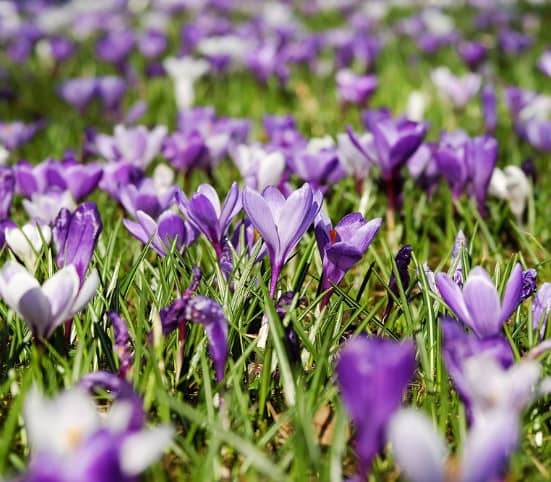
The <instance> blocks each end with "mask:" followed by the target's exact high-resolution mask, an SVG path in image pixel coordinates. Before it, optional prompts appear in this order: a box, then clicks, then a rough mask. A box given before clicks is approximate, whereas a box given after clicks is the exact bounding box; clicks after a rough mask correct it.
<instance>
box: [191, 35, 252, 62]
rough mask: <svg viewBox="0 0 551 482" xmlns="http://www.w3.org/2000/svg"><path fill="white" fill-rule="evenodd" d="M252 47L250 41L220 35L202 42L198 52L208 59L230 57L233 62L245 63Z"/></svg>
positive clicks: (233, 36)
mask: <svg viewBox="0 0 551 482" xmlns="http://www.w3.org/2000/svg"><path fill="white" fill-rule="evenodd" d="M251 47H252V45H251V43H250V41H247V40H244V39H242V38H240V37H237V36H236V35H220V36H216V37H209V38H205V39H203V40H201V41H200V42H199V44H198V45H197V50H198V51H199V52H200V53H201V54H203V55H205V56H206V57H217V56H222V57H229V58H230V59H231V60H232V61H233V62H237V63H243V62H244V61H245V59H246V58H247V55H249V53H250V51H251Z"/></svg>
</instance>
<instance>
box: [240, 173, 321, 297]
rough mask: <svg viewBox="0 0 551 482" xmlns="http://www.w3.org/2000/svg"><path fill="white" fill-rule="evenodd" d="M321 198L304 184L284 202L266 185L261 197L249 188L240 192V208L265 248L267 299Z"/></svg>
mask: <svg viewBox="0 0 551 482" xmlns="http://www.w3.org/2000/svg"><path fill="white" fill-rule="evenodd" d="M322 200H323V197H322V194H321V193H320V192H319V191H317V192H316V193H314V192H313V191H312V188H311V187H310V185H309V184H304V185H303V186H302V187H301V188H300V189H297V190H296V191H294V192H293V193H292V194H291V195H290V196H289V197H288V198H287V199H285V197H284V196H283V194H281V191H279V190H278V189H277V188H275V187H272V186H269V187H267V188H266V189H265V190H264V191H263V193H262V195H261V194H259V193H258V192H256V191H254V190H253V189H251V188H249V187H245V190H244V191H243V209H245V212H246V213H247V216H248V217H249V219H250V221H251V223H252V224H253V225H254V227H255V228H256V229H257V230H258V232H259V233H260V236H262V239H263V240H264V242H265V243H266V246H267V248H268V255H269V257H270V263H271V265H272V278H271V282H270V296H271V297H272V298H273V297H274V296H275V291H276V287H277V280H278V278H279V273H280V272H281V269H282V268H283V265H284V264H285V263H286V261H287V260H288V259H289V257H290V256H291V253H292V251H293V249H294V248H295V246H296V245H297V244H298V242H299V241H300V239H301V238H302V236H303V235H304V233H305V232H306V231H307V229H308V228H309V227H310V225H311V224H312V221H313V220H314V218H315V216H316V214H317V213H318V211H319V210H320V208H321V203H322Z"/></svg>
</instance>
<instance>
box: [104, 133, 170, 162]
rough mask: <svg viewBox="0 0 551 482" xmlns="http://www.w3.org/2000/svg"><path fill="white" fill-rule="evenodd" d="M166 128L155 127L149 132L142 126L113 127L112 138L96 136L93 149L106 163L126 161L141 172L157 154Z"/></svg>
mask: <svg viewBox="0 0 551 482" xmlns="http://www.w3.org/2000/svg"><path fill="white" fill-rule="evenodd" d="M166 133H167V128H166V127H165V126H157V127H155V128H154V129H152V130H151V131H150V130H148V129H147V128H146V127H144V126H136V127H126V126H123V125H120V124H119V125H117V126H115V129H114V130H113V136H112V137H111V136H108V135H105V134H98V135H97V136H96V137H95V143H94V145H95V148H96V151H97V153H98V154H99V155H101V156H102V157H104V158H105V159H106V160H108V161H126V162H129V163H131V164H134V165H135V166H136V167H139V168H140V169H142V170H145V168H146V167H147V166H148V165H149V164H150V163H151V162H152V161H153V159H154V158H155V156H157V154H159V152H160V150H161V146H162V143H163V140H164V138H165V136H166Z"/></svg>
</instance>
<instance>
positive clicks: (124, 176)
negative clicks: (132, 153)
mask: <svg viewBox="0 0 551 482" xmlns="http://www.w3.org/2000/svg"><path fill="white" fill-rule="evenodd" d="M143 176H144V173H143V171H142V170H141V169H140V168H139V167H137V166H135V165H134V164H131V163H130V162H127V161H119V162H116V161H114V162H108V163H107V164H104V165H103V175H102V177H101V181H100V183H99V188H100V189H101V190H102V191H105V192H106V193H107V194H109V195H110V196H111V197H112V198H113V199H116V200H117V201H120V195H121V188H122V187H123V186H126V185H128V184H138V183H139V182H140V181H141V180H142V179H143Z"/></svg>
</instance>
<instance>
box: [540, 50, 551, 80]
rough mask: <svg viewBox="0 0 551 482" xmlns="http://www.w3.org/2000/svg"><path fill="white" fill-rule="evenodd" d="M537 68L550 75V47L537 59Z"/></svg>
mask: <svg viewBox="0 0 551 482" xmlns="http://www.w3.org/2000/svg"><path fill="white" fill-rule="evenodd" d="M538 68H539V69H540V70H541V71H542V72H543V73H544V74H545V75H547V77H551V49H549V50H547V51H545V52H544V53H543V54H542V56H541V57H540V58H539V60H538Z"/></svg>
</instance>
